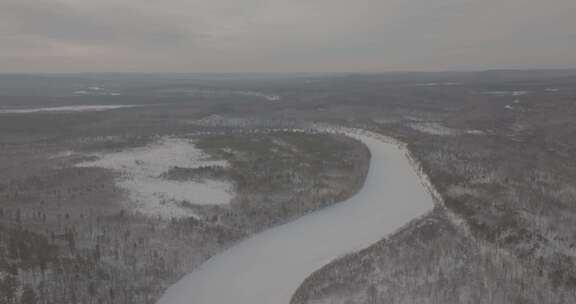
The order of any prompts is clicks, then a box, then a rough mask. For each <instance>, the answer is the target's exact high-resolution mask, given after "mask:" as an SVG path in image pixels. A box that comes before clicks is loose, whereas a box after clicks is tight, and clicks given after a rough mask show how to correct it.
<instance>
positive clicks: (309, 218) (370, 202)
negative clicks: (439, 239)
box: [158, 131, 433, 304]
mask: <svg viewBox="0 0 576 304" xmlns="http://www.w3.org/2000/svg"><path fill="white" fill-rule="evenodd" d="M344 132H346V134H347V135H348V136H351V137H354V138H357V139H359V140H361V141H362V142H364V143H365V144H366V145H367V146H368V148H369V149H370V152H371V163H370V170H369V173H368V176H367V179H366V182H365V184H364V186H363V188H362V189H361V190H360V191H359V192H358V193H357V194H356V195H355V196H353V197H352V198H350V199H348V200H347V201H344V202H342V203H339V204H337V205H334V206H332V207H328V208H326V209H323V210H320V211H318V212H315V213H311V214H309V215H306V216H304V217H301V218H299V219H298V220H295V221H293V222H290V223H288V224H285V225H282V226H278V227H275V228H272V229H269V230H267V231H265V232H263V233H260V234H257V235H255V236H254V237H252V238H250V239H248V240H246V241H243V242H241V243H239V244H237V245H236V246H234V247H232V248H230V249H229V250H227V251H225V252H223V253H222V254H220V255H217V256H215V257H213V258H212V259H210V260H209V261H207V262H206V263H204V264H203V265H202V266H201V267H200V268H198V269H197V270H196V271H194V272H192V273H191V274H189V275H187V276H186V277H184V278H183V279H182V280H181V281H180V282H178V283H177V284H175V285H174V286H172V287H170V288H169V289H168V290H167V292H166V293H165V295H164V296H163V297H162V298H161V299H160V301H159V302H158V303H159V304H230V303H235V304H259V303H262V304H288V303H289V302H290V298H291V296H292V294H293V293H294V292H295V291H296V289H297V288H298V287H299V285H300V284H301V283H302V281H303V280H304V279H306V277H308V276H309V275H310V274H312V273H313V272H314V271H316V270H317V269H319V268H321V267H322V266H323V265H325V264H327V263H329V262H330V261H331V260H333V259H335V258H337V257H340V256H342V255H345V254H347V253H351V252H354V251H357V250H360V249H362V248H365V247H367V246H369V245H371V244H373V243H375V242H377V241H378V240H381V239H382V238H384V237H386V236H387V235H389V234H391V233H393V232H394V231H395V230H397V229H398V228H400V227H401V226H403V225H404V224H406V223H408V222H409V221H410V220H412V219H414V218H416V217H418V216H421V215H423V214H424V213H425V212H427V211H428V210H430V209H431V208H432V207H433V199H432V196H431V195H430V194H429V193H428V192H427V190H426V189H425V187H424V186H423V185H422V183H421V181H420V179H419V176H418V175H417V173H416V172H415V171H414V169H413V168H412V166H411V164H410V161H409V160H408V158H407V157H406V154H405V150H404V149H403V148H401V147H398V145H396V144H393V143H387V142H384V141H382V140H381V139H378V136H375V134H370V133H368V132H363V133H359V132H352V131H344Z"/></svg>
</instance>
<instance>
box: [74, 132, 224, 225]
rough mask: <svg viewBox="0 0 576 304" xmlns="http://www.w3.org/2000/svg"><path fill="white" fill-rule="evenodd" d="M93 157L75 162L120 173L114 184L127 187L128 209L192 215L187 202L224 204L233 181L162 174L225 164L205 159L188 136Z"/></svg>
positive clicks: (152, 212)
mask: <svg viewBox="0 0 576 304" xmlns="http://www.w3.org/2000/svg"><path fill="white" fill-rule="evenodd" d="M95 156H97V157H98V159H97V160H95V161H90V162H84V163H80V164H77V166H80V167H100V168H106V169H112V170H114V171H116V172H119V173H121V177H120V178H118V181H117V184H118V186H119V187H121V188H122V189H125V190H127V192H128V194H129V202H127V203H128V204H129V205H128V206H127V207H129V208H130V209H131V210H135V211H138V212H140V213H143V214H147V215H151V216H161V217H165V218H171V217H186V216H195V214H194V212H193V211H192V210H191V209H190V208H187V207H186V205H187V203H191V204H195V205H209V204H227V203H228V202H230V200H231V199H232V197H233V191H232V185H231V184H229V183H227V182H224V181H217V180H204V181H202V182H197V181H176V180H170V179H165V178H163V177H162V174H164V173H166V172H168V171H169V170H170V169H171V168H174V167H179V168H198V167H201V166H227V165H228V164H227V163H226V162H225V161H215V160H209V159H207V155H205V154H204V153H202V151H200V150H198V149H197V148H196V147H195V146H194V143H193V142H191V141H190V140H186V139H180V138H169V137H168V138H161V139H159V140H158V141H156V142H154V143H153V144H150V145H148V146H146V147H141V148H134V149H129V150H125V151H121V152H116V153H108V154H97V155H95Z"/></svg>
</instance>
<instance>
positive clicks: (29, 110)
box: [0, 105, 136, 114]
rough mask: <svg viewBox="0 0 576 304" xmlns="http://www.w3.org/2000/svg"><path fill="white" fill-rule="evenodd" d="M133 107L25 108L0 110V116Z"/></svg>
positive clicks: (127, 106) (129, 106)
mask: <svg viewBox="0 0 576 304" xmlns="http://www.w3.org/2000/svg"><path fill="white" fill-rule="evenodd" d="M132 107H136V106H135V105H91V106H90V105H83V106H62V107H44V108H26V109H22V108H19V109H0V114H27V113H39V112H49V113H54V112H57V113H66V112H93V111H107V110H115V109H122V108H132Z"/></svg>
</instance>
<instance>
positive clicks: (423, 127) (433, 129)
mask: <svg viewBox="0 0 576 304" xmlns="http://www.w3.org/2000/svg"><path fill="white" fill-rule="evenodd" d="M410 128H412V129H414V130H416V131H420V132H422V133H427V134H431V135H439V136H448V135H456V134H458V133H459V132H458V130H454V129H451V128H448V127H445V126H443V125H441V124H439V123H436V122H418V123H412V124H410Z"/></svg>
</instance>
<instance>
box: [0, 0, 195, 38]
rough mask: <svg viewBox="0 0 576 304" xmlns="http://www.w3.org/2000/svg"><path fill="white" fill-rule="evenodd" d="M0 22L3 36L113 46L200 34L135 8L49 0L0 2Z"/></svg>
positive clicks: (167, 19)
mask: <svg viewBox="0 0 576 304" xmlns="http://www.w3.org/2000/svg"><path fill="white" fill-rule="evenodd" d="M0 25H1V28H2V30H1V32H0V33H2V35H3V36H8V35H9V36H12V37H14V36H20V37H28V39H29V40H34V39H36V40H39V41H46V42H48V41H53V42H55V43H79V44H85V45H103V46H112V47H113V46H153V47H169V46H174V45H179V44H182V43H188V42H193V41H194V40H195V39H198V38H199V36H200V35H196V34H194V33H192V32H190V31H188V29H187V28H186V27H185V26H184V25H183V24H180V23H178V22H174V21H173V20H171V19H170V18H162V17H161V16H147V15H144V14H141V13H139V12H138V10H137V9H134V8H128V7H109V8H99V9H93V8H90V9H88V8H85V9H82V7H81V6H80V7H74V6H72V5H70V4H65V3H64V2H59V1H48V0H3V1H0Z"/></svg>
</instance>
